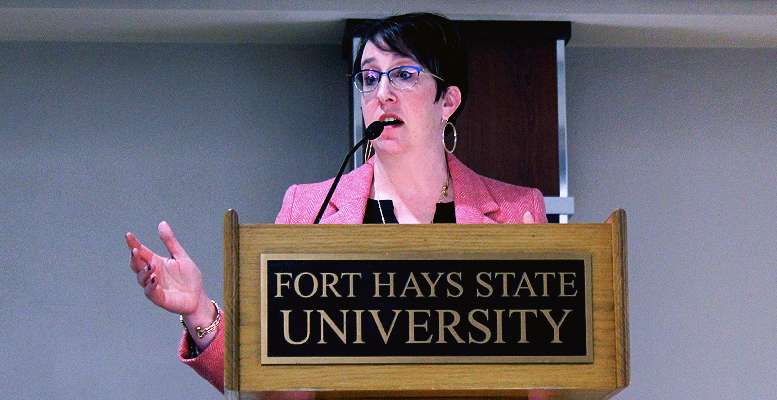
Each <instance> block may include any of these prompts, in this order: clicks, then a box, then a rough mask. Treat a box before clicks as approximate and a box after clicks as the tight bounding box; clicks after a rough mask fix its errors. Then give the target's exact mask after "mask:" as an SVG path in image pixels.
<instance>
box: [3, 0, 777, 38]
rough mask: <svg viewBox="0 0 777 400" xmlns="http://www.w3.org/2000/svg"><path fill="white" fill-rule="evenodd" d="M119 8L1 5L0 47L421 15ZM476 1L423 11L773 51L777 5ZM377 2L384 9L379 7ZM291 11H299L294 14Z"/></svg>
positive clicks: (278, 31)
mask: <svg viewBox="0 0 777 400" xmlns="http://www.w3.org/2000/svg"><path fill="white" fill-rule="evenodd" d="M7 3H9V2H7V1H6V2H5V4H7ZM11 3H15V2H11ZM27 3H29V2H27ZM33 3H34V4H38V5H47V3H50V2H46V1H37V2H33ZM70 3H78V5H83V3H89V2H83V1H72V2H70ZM118 3H119V2H116V1H113V2H111V1H108V2H103V3H99V4H101V5H102V7H92V8H79V7H71V8H54V7H44V8H19V7H16V8H13V7H6V8H0V41H65V42H150V43H263V44H339V43H340V38H341V35H342V30H343V28H344V20H345V19H347V18H380V17H383V16H385V15H387V13H394V12H409V11H420V9H418V8H417V7H416V8H415V9H412V10H411V9H403V8H401V7H399V6H397V4H398V2H395V1H383V2H378V3H377V5H378V6H376V5H375V4H372V6H371V7H366V6H365V3H364V2H358V4H357V2H354V1H344V2H294V1H291V2H271V3H272V4H273V5H274V8H261V9H260V8H258V7H260V6H262V4H257V2H231V3H230V5H231V7H230V8H227V7H226V6H222V7H221V8H215V7H214V6H211V8H207V9H203V8H193V7H194V6H201V5H202V4H199V3H202V2H192V1H190V2H174V3H175V5H177V6H179V7H180V6H181V5H189V6H191V7H192V8H164V7H165V6H168V7H171V6H172V4H170V2H165V1H161V2H151V4H152V5H153V6H154V8H152V7H151V6H147V7H145V8H143V7H138V8H131V9H130V8H113V7H112V6H113V5H117V4H118ZM138 3H139V4H141V5H142V4H143V2H138ZM249 3H250V4H249ZM260 3H261V2H260ZM278 3H283V4H282V5H280V6H279V5H278ZM295 3H299V4H295ZM332 3H337V4H338V5H337V6H334V5H332ZM351 3H353V4H351ZM473 3H475V2H455V1H454V2H447V3H446V2H437V1H429V2H425V3H423V5H424V6H425V7H428V8H426V9H427V10H428V9H431V10H434V9H436V7H435V6H439V8H440V9H445V10H446V12H445V14H446V15H447V16H448V17H450V18H452V19H462V20H473V19H477V20H509V21H515V20H551V21H571V22H572V39H571V41H570V43H569V45H570V46H583V47H744V48H777V2H751V3H748V2H720V3H717V7H707V8H705V9H699V8H700V7H691V6H690V5H688V4H685V5H684V6H682V7H681V6H680V5H683V4H681V3H678V2H657V3H654V2H640V3H639V5H634V4H633V3H634V2H632V4H631V9H627V8H626V7H624V6H623V4H624V3H625V4H628V3H629V2H616V3H617V4H620V6H616V5H615V4H610V5H612V7H610V8H608V9H606V10H603V9H602V3H601V2H600V3H597V4H598V5H599V6H597V7H591V6H588V5H587V3H588V2H581V4H580V5H577V6H570V4H573V3H574V4H577V3H578V2H542V4H540V2H526V3H523V2H500V1H497V2H489V3H487V4H488V5H487V6H484V5H482V4H481V5H480V6H478V7H477V8H479V10H475V9H474V8H476V7H474V6H473V5H472V4H473ZM503 3H504V4H503ZM516 3H518V5H516ZM560 3H564V4H566V6H567V7H566V9H567V10H568V11H567V12H561V11H560V10H559V8H560V6H559V4H560ZM605 3H606V2H605ZM642 3H645V4H642ZM693 3H694V2H691V3H689V4H693ZM207 4H211V5H212V4H214V3H213V2H207ZM311 4H312V5H314V6H318V7H313V6H311ZM381 4H382V5H384V6H386V7H379V6H380V5H381ZM444 4H448V5H449V7H444ZM451 4H452V5H453V6H451ZM0 5H2V3H0ZM12 5H13V4H12ZM125 5H126V4H125ZM295 5H296V6H298V7H297V8H293V7H294V6H295ZM301 5H307V7H301ZM322 5H324V6H327V5H328V6H329V7H324V6H322ZM605 5H607V4H605ZM662 5H663V8H662ZM713 5H715V4H713ZM748 5H749V7H747V6H748ZM349 6H352V7H349ZM500 6H502V7H501V8H500ZM252 7H254V8H252ZM392 7H393V8H392ZM371 10H386V11H383V12H375V11H371ZM395 10H396V11H395ZM399 10H401V11H399Z"/></svg>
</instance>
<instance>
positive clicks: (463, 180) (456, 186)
mask: <svg viewBox="0 0 777 400" xmlns="http://www.w3.org/2000/svg"><path fill="white" fill-rule="evenodd" d="M447 157H448V168H450V172H451V178H452V179H453V190H454V193H453V201H454V203H455V209H456V223H457V224H496V223H498V222H497V221H495V220H494V219H493V218H491V217H490V216H489V214H491V213H493V212H496V211H497V210H499V205H498V204H497V203H496V201H494V198H493V197H492V196H491V193H490V192H489V191H488V188H486V185H485V184H484V183H483V180H482V177H481V176H480V175H478V174H477V173H475V171H473V170H471V169H469V168H468V167H467V166H466V165H464V164H463V163H462V162H461V161H459V159H458V158H456V157H455V156H453V155H452V154H448V155H447Z"/></svg>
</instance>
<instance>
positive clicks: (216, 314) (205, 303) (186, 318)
mask: <svg viewBox="0 0 777 400" xmlns="http://www.w3.org/2000/svg"><path fill="white" fill-rule="evenodd" d="M197 303H198V304H197V308H196V309H195V311H194V312H192V313H191V314H186V315H181V318H180V319H181V322H182V323H183V325H184V327H186V329H187V330H188V331H189V334H190V335H191V336H192V337H194V338H197V337H198V329H197V328H200V329H203V328H206V327H208V326H211V325H212V324H213V323H214V322H216V321H217V320H218V319H220V318H221V315H220V310H219V308H218V306H217V305H216V302H215V301H212V300H211V299H210V298H208V296H207V295H206V294H204V293H203V295H202V296H200V299H199V300H198V302H197ZM216 323H217V322H216ZM200 338H201V337H200Z"/></svg>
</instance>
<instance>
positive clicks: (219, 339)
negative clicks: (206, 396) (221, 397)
mask: <svg viewBox="0 0 777 400" xmlns="http://www.w3.org/2000/svg"><path fill="white" fill-rule="evenodd" d="M190 340H191V338H190V337H189V333H188V332H186V330H185V329H184V331H183V335H182V336H181V342H180V344H179V345H178V359H179V360H181V362H183V363H184V364H186V365H188V366H190V367H191V368H192V369H193V370H194V371H195V372H197V374H198V375H200V376H201V377H203V378H204V379H205V380H206V381H208V382H210V384H211V385H213V386H214V387H215V388H216V389H218V390H219V391H220V392H221V393H224V329H223V324H219V326H218V328H217V330H216V337H215V338H213V341H212V342H210V344H209V345H208V347H206V348H205V350H203V351H202V352H201V353H200V354H198V355H197V356H196V357H193V358H189V345H190Z"/></svg>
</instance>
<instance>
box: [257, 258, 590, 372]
mask: <svg viewBox="0 0 777 400" xmlns="http://www.w3.org/2000/svg"><path fill="white" fill-rule="evenodd" d="M382 256H383V257H386V256H385V255H382ZM378 257H379V256H377V255H355V254H349V255H342V254H341V255H320V254H319V255H310V254H308V255H304V256H301V255H293V254H265V255H263V256H262V271H261V272H262V275H261V279H262V285H261V302H262V320H261V321H262V354H261V362H262V363H263V364H315V363H416V362H417V363H430V362H436V363H504V362H507V363H538V362H539V363H543V362H544V363H549V362H550V363H552V362H561V363H590V362H592V361H593V354H592V326H591V325H592V322H591V271H590V256H589V255H573V256H570V255H558V254H545V255H537V254H531V255H504V254H499V255H488V256H482V257H484V258H483V259H455V260H454V259H423V260H422V259H408V258H407V257H398V256H389V257H388V258H389V259H385V258H384V259H377V258H378ZM448 257H450V256H448ZM466 257H468V258H469V257H472V256H471V255H469V256H466ZM416 258H417V256H416Z"/></svg>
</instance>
